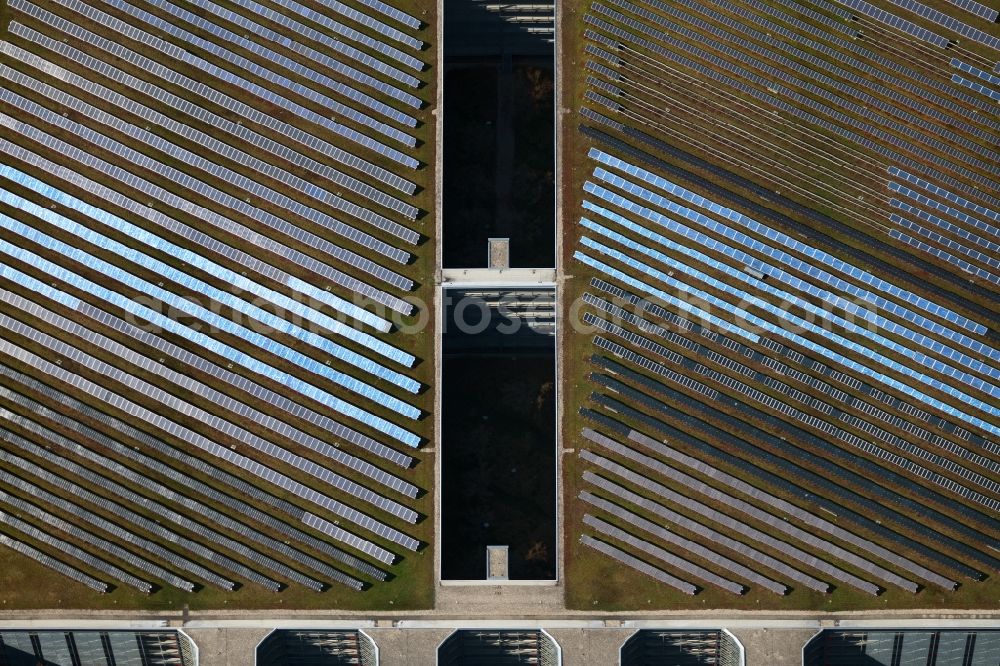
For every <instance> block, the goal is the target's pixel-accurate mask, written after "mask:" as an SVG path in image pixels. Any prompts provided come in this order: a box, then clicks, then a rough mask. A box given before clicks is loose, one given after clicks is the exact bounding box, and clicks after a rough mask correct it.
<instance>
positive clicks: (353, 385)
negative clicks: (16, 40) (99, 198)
mask: <svg viewBox="0 0 1000 666" xmlns="http://www.w3.org/2000/svg"><path fill="white" fill-rule="evenodd" d="M0 227H2V228H5V229H7V230H9V231H11V232H14V233H17V234H19V235H20V236H22V237H24V238H27V239H29V240H31V241H32V242H35V243H37V244H39V245H41V246H43V247H46V248H48V249H51V250H55V251H58V252H63V253H64V256H66V257H68V258H71V259H73V260H75V261H78V262H80V263H81V264H83V265H85V266H88V267H89V268H91V269H93V270H97V271H99V272H101V273H102V274H104V275H105V276H107V278H109V279H111V280H115V281H117V282H119V283H121V284H124V285H127V286H131V287H136V286H137V287H139V288H141V289H144V290H146V293H148V294H149V295H150V296H151V297H155V298H157V299H159V300H160V301H162V302H163V303H165V304H167V305H169V306H171V307H175V308H177V310H178V311H184V312H188V313H190V314H191V315H192V316H195V317H197V318H199V319H200V320H202V321H203V322H206V323H208V324H209V325H211V326H213V327H215V329H216V330H219V331H224V332H226V333H230V334H232V335H235V336H237V337H240V338H242V339H244V340H245V341H247V342H250V343H251V344H253V345H255V346H257V347H259V348H261V349H264V350H266V351H268V352H270V353H272V354H274V355H276V356H279V357H281V358H284V359H286V360H288V361H291V362H292V363H294V364H296V365H298V366H299V367H300V368H302V369H304V370H307V371H309V372H312V373H314V374H318V375H320V376H322V377H325V378H327V379H329V380H330V381H332V382H334V383H336V384H339V385H340V386H342V387H344V388H346V389H348V390H351V391H354V392H356V393H357V394H358V395H361V396H364V397H368V398H371V399H372V400H374V401H375V402H376V403H379V404H382V403H385V404H384V406H386V407H389V408H390V409H391V408H392V406H393V405H396V406H399V407H401V409H400V410H394V411H398V412H399V413H405V415H408V416H409V417H410V418H416V416H417V415H418V413H417V412H415V411H414V410H415V408H413V407H411V406H409V405H407V404H406V403H402V402H401V401H399V400H398V399H396V398H391V397H390V398H389V399H386V398H383V397H382V396H386V395H387V394H384V393H383V392H382V391H380V390H378V389H374V388H373V387H371V386H369V385H367V384H365V383H364V382H360V381H359V380H357V379H355V378H354V377H352V376H350V375H347V374H344V373H340V372H338V371H335V370H333V369H332V368H330V367H329V366H327V365H326V364H323V363H320V362H318V361H315V360H313V359H312V358H311V357H307V356H305V355H303V354H301V353H299V352H296V351H293V350H292V349H291V348H289V347H286V346H285V345H283V344H281V343H278V342H276V341H274V340H272V339H271V338H268V337H266V336H264V335H261V334H260V333H257V332H255V331H253V330H251V329H249V328H246V327H244V326H240V325H238V324H235V323H233V322H231V321H230V320H228V319H225V318H223V317H221V316H219V315H217V314H215V313H213V312H212V311H211V310H209V309H208V308H206V307H203V306H201V305H196V304H193V303H191V302H190V301H189V300H187V299H184V298H181V297H179V296H177V295H176V294H174V293H173V292H169V291H166V290H165V289H162V288H161V287H159V286H156V285H153V284H152V283H149V282H146V281H145V280H141V279H139V278H136V277H134V276H133V275H132V274H130V273H124V272H122V271H121V270H120V269H116V268H115V267H113V266H111V265H110V264H108V263H107V262H104V261H102V260H100V259H97V258H96V257H94V256H93V255H91V254H88V253H85V252H83V251H81V250H77V249H76V248H74V247H72V246H69V245H67V244H65V243H63V242H62V241H57V240H56V239H54V238H52V237H51V236H48V235H46V234H43V233H41V232H39V231H36V230H35V229H33V228H31V227H28V226H26V225H23V224H21V223H20V222H18V221H16V220H14V219H12V218H8V217H7V216H5V215H0ZM0 251H2V252H5V253H7V254H9V255H11V256H14V257H15V258H19V259H22V260H24V259H28V260H32V259H33V257H34V256H35V255H33V254H32V253H30V252H26V251H24V250H20V249H18V248H14V247H13V246H10V245H9V244H8V243H6V242H5V241H0ZM123 256H129V254H128V253H126V254H125V255H123ZM37 261H38V262H39V264H37V265H38V266H41V265H46V266H51V268H52V270H51V273H50V274H51V275H52V276H53V277H56V276H59V277H60V278H61V279H62V280H63V281H65V282H68V283H70V284H73V285H74V286H76V287H78V288H82V289H84V290H86V291H88V292H90V293H93V294H95V295H100V296H101V297H102V298H104V300H107V301H110V302H114V303H116V304H119V305H122V306H123V307H124V308H125V309H127V310H130V311H134V310H137V309H143V310H150V308H147V307H145V306H142V305H139V304H136V303H135V302H134V301H131V303H132V304H131V305H130V304H129V303H130V301H129V299H127V298H125V297H123V296H121V295H119V294H116V293H115V292H111V291H110V290H108V289H106V288H104V287H101V286H98V285H97V284H95V283H93V282H90V281H89V280H86V279H84V278H81V277H79V276H77V275H75V274H73V273H71V272H69V271H67V270H65V269H63V268H61V267H59V266H56V265H55V264H52V263H51V262H48V261H47V260H44V259H42V258H41V257H38V258H37ZM0 271H4V272H5V273H7V274H8V277H12V276H14V275H15V274H16V272H12V270H11V269H8V268H7V267H0ZM164 276H165V277H166V278H167V279H172V280H174V281H176V282H178V284H181V285H183V286H187V287H193V288H194V290H195V292H196V293H197V292H201V293H203V294H205V295H206V296H208V297H210V298H212V299H213V300H216V301H218V302H219V303H222V304H224V305H226V306H227V307H231V308H233V309H234V310H236V311H239V312H244V313H245V314H248V315H250V316H254V315H258V316H254V318H255V319H257V320H258V321H260V322H262V323H264V324H265V325H267V326H270V327H272V328H273V329H275V330H278V331H282V330H284V331H286V332H291V333H292V334H293V335H294V333H295V331H294V329H291V328H290V326H289V325H287V324H282V323H281V322H284V320H278V321H276V320H275V319H272V318H271V316H264V315H261V314H260V313H259V312H257V311H256V310H260V309H259V308H256V310H255V309H251V308H248V307H245V306H244V305H242V303H243V302H242V301H240V302H237V301H236V299H235V298H233V297H228V298H227V297H226V296H227V295H226V294H225V292H218V293H217V292H215V291H214V290H213V289H214V288H204V289H198V287H199V286H201V285H203V284H204V283H199V282H198V281H196V280H194V279H193V278H189V277H187V276H185V275H176V274H174V273H167V274H165V275H164ZM12 279H13V277H12ZM26 286H28V285H26ZM156 319H158V320H165V319H168V317H166V316H165V315H164V314H162V313H161V314H159V315H158V316H157V317H156ZM276 325H277V326H276ZM167 326H170V327H171V328H174V329H176V330H179V326H178V325H176V324H175V325H170V324H167ZM300 331H301V329H300ZM301 335H302V338H303V339H305V340H308V339H309V338H310V337H311V336H313V335H315V334H308V333H307V334H301ZM185 337H188V338H189V339H195V338H197V340H198V341H199V343H200V344H202V345H203V346H207V347H208V348H209V349H212V351H214V352H216V353H220V352H221V353H222V354H223V355H225V356H227V357H228V358H230V359H231V360H234V361H237V362H241V363H242V364H243V365H245V366H252V367H253V369H254V370H256V371H258V372H261V371H263V372H262V374H266V375H267V376H268V377H269V378H271V379H273V380H274V381H277V382H280V383H281V384H283V385H285V386H288V387H289V388H291V389H293V390H298V391H299V392H305V394H307V395H309V396H310V397H312V398H314V399H318V400H319V401H320V402H323V403H325V404H327V405H328V406H329V407H331V408H333V409H334V410H336V411H338V412H339V413H341V414H344V415H345V416H349V417H351V418H354V419H357V420H359V421H361V422H362V423H366V424H368V425H370V426H372V427H373V428H375V429H377V430H379V431H380V432H384V433H385V434H387V435H390V436H392V437H394V438H396V439H398V440H399V441H402V442H404V443H407V444H410V445H415V444H416V443H417V442H418V441H419V440H418V438H417V437H416V435H413V434H412V433H409V431H407V430H405V429H403V428H401V427H400V426H397V425H395V424H393V423H392V422H390V421H387V420H386V419H384V418H382V417H380V416H376V415H375V414H372V413H371V412H369V411H367V410H365V409H362V408H360V407H357V406H356V405H354V404H352V403H349V402H347V401H345V400H342V399H341V398H339V397H337V396H334V395H333V394H330V393H328V392H326V391H323V390H322V389H318V388H316V387H315V386H312V385H311V384H308V383H305V382H301V381H300V380H297V379H295V378H293V377H292V376H291V375H288V374H287V373H284V372H281V371H278V370H275V369H273V368H271V367H270V366H268V365H267V364H265V363H263V362H260V361H256V360H251V359H252V357H250V356H248V355H247V354H244V353H243V352H241V351H238V350H236V349H235V348H233V347H229V346H228V345H225V344H223V343H220V342H218V341H215V340H214V339H212V338H209V337H208V336H207V335H205V334H202V333H199V332H197V331H191V332H190V333H187V334H186V335H185ZM296 337H299V336H296ZM366 387H367V388H366Z"/></svg>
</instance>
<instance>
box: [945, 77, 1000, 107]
mask: <svg viewBox="0 0 1000 666" xmlns="http://www.w3.org/2000/svg"><path fill="white" fill-rule="evenodd" d="M951 82H952V83H957V84H958V85H960V86H964V87H966V88H971V89H972V90H975V91H976V92H977V93H980V94H982V95H986V96H987V97H989V98H990V99H992V100H997V101H1000V92H997V91H996V90H992V89H990V88H987V87H986V86H984V85H982V84H980V83H976V82H975V81H969V80H968V79H963V78H962V77H961V76H959V75H958V74H952V75H951Z"/></svg>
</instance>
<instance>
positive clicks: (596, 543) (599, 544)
mask: <svg viewBox="0 0 1000 666" xmlns="http://www.w3.org/2000/svg"><path fill="white" fill-rule="evenodd" d="M580 543H582V544H583V545H585V546H589V547H590V548H593V549H594V550H596V551H598V552H600V553H603V554H605V555H607V556H608V557H610V558H612V559H613V560H616V561H617V562H620V563H621V564H624V565H625V566H627V567H630V568H632V569H635V570H636V571H638V572H640V573H643V574H646V575H647V576H649V577H650V578H653V579H655V580H658V581H660V582H661V583H665V584H666V585H669V586H670V587H673V588H676V589H678V590H680V591H681V592H683V593H684V594H688V595H692V596H693V595H694V594H695V593H696V592H697V591H698V588H697V587H695V586H694V585H692V584H691V583H688V582H686V581H683V580H681V579H679V578H675V577H674V576H671V575H670V574H668V573H666V572H664V571H661V570H660V569H657V568H656V567H654V566H652V565H650V564H647V563H646V562H643V561H642V560H640V559H639V558H637V557H633V556H632V555H629V554H628V553H626V552H625V551H623V550H621V549H620V548H616V547H615V546H612V545H611V544H609V543H606V542H604V541H601V540H600V539H595V538H593V537H590V536H587V535H586V534H583V535H581V536H580Z"/></svg>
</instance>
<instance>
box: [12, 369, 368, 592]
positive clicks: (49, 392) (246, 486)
mask: <svg viewBox="0 0 1000 666" xmlns="http://www.w3.org/2000/svg"><path fill="white" fill-rule="evenodd" d="M0 375H3V376H5V377H9V378H11V379H13V380H14V381H16V382H18V383H20V385H22V386H25V387H27V388H29V389H30V390H32V391H35V392H38V393H42V394H44V395H45V396H47V397H48V398H49V399H51V400H54V401H56V402H57V403H58V404H60V405H62V406H64V407H66V408H67V409H72V410H76V411H77V412H79V413H81V414H83V415H85V416H88V417H89V418H91V419H94V420H96V421H98V422H100V423H101V424H103V425H104V426H106V427H108V428H110V429H112V430H114V431H115V432H117V433H119V434H120V435H122V436H125V437H128V438H130V439H132V440H135V441H137V442H141V443H142V445H143V446H144V447H146V449H147V450H150V451H153V452H155V453H156V455H157V456H163V457H165V458H169V459H172V460H175V461H177V462H180V463H183V464H185V465H187V466H188V467H191V468H193V469H195V470H197V471H199V472H200V473H202V474H204V475H205V476H207V477H208V478H210V479H212V480H213V481H218V482H220V483H223V484H225V485H227V486H229V487H230V488H233V489H234V490H236V491H237V493H238V494H239V495H242V496H245V497H249V498H251V499H252V500H253V502H254V503H255V505H256V506H249V505H247V504H246V503H245V502H243V501H242V500H238V499H235V498H234V497H233V496H232V495H228V494H225V493H221V492H219V491H217V490H216V489H215V488H214V487H212V486H209V485H207V484H203V483H201V482H200V481H198V480H197V479H195V478H193V477H192V476H191V475H190V474H184V473H180V472H176V471H175V470H173V469H172V468H169V467H167V466H166V465H165V464H163V463H161V462H160V461H159V460H158V459H157V458H154V457H152V456H147V455H145V454H144V453H140V452H138V451H134V450H132V449H130V448H129V447H127V446H124V445H121V444H118V443H117V442H113V443H112V444H108V446H109V448H114V450H116V451H118V452H119V453H120V454H121V455H123V456H125V457H127V458H129V459H132V460H137V461H140V462H142V463H143V464H146V465H148V466H152V467H155V468H156V469H157V470H158V471H160V472H161V473H162V474H164V475H165V476H167V477H168V478H171V479H172V480H174V481H175V482H177V483H179V484H181V485H186V486H188V487H191V488H195V489H197V490H198V491H199V492H201V493H202V494H204V495H205V496H206V497H209V498H211V499H213V500H215V501H217V502H219V503H220V504H223V505H225V506H228V507H230V508H232V509H234V510H236V511H237V512H238V513H240V514H242V515H247V516H251V517H253V518H254V519H255V520H257V521H258V522H261V523H264V524H266V525H268V526H270V527H272V528H274V529H276V530H278V531H279V532H280V533H283V534H288V535H289V536H291V537H293V538H294V539H296V540H297V541H300V542H301V543H304V544H306V545H308V546H310V547H311V548H313V549H314V550H317V551H319V552H321V553H323V554H324V555H327V556H329V557H332V558H333V559H335V560H337V561H338V562H343V563H344V564H347V565H348V566H350V567H352V568H355V569H357V570H359V571H361V572H363V573H366V574H368V575H371V576H373V577H375V578H377V579H379V580H385V578H386V575H385V573H384V572H382V571H381V570H379V569H377V568H376V567H373V566H371V565H370V564H368V563H367V562H365V561H364V560H361V559H359V558H356V557H354V556H353V555H350V554H348V553H346V552H344V551H343V550H341V549H339V548H337V547H335V546H333V545H331V544H329V543H327V542H325V541H322V540H320V539H317V538H315V537H313V536H311V535H309V534H306V533H305V532H303V531H301V530H299V529H298V528H296V527H294V526H292V525H288V524H285V523H282V522H281V521H279V520H278V519H275V518H272V517H271V516H270V515H269V514H266V513H264V512H262V511H260V510H259V509H258V508H256V507H262V506H264V505H268V506H272V507H274V508H275V509H277V510H278V511H281V512H282V513H284V514H286V515H287V516H289V517H291V518H293V519H295V520H297V521H300V522H301V520H302V518H303V516H304V515H305V513H306V512H305V511H303V510H302V509H301V508H299V507H297V506H296V505H294V504H292V503H291V502H287V501H285V500H282V499H279V498H277V497H275V496H274V495H271V494H269V493H265V492H263V491H262V490H261V489H260V488H258V487H257V486H254V485H252V484H250V483H248V482H247V481H245V480H244V479H242V478H241V477H239V476H236V475H234V474H230V473H229V472H226V471H224V470H222V469H220V468H218V467H216V466H214V465H211V464H209V463H206V462H204V461H202V460H201V459H199V458H197V457H194V456H191V455H188V454H186V453H184V452H182V451H180V450H179V449H176V448H174V447H172V446H170V445H168V444H166V443H164V442H163V441H162V440H160V439H157V438H155V437H153V436H151V435H149V434H147V433H146V432H144V431H141V430H137V429H136V428H133V427H132V426H129V425H128V424H126V423H125V422H123V421H121V420H119V419H117V418H115V417H113V416H109V415H108V414H105V413H102V412H99V411H97V410H95V409H93V408H91V407H90V406H88V405H86V404H84V403H82V402H80V401H79V400H76V399H75V398H71V397H70V396H68V395H66V394H65V393H62V392H61V391H57V390H56V389H53V388H51V387H49V386H47V385H45V384H42V383H40V382H38V381H36V380H34V379H32V378H30V377H28V376H26V375H24V374H22V373H19V372H17V371H16V370H12V369H10V368H7V367H6V366H2V365H0ZM109 393H110V392H109ZM2 395H3V396H4V397H6V398H7V399H8V400H11V401H13V402H17V403H18V404H23V405H25V406H27V407H29V408H30V409H32V410H33V411H35V412H37V413H38V414H40V415H43V416H45V417H47V418H49V419H50V420H53V421H57V422H59V423H62V424H64V425H66V426H67V427H70V428H72V429H74V430H78V431H79V432H83V433H90V432H91V430H90V429H89V428H88V427H87V426H85V425H83V424H82V423H80V422H79V421H76V420H75V419H71V418H70V417H69V416H67V415H65V414H63V413H57V412H53V411H52V410H50V409H47V408H46V407H44V406H42V405H40V404H38V403H34V402H33V401H30V400H28V399H27V398H24V397H23V396H20V395H18V394H14V393H12V392H11V391H9V390H6V389H2ZM101 437H103V435H101Z"/></svg>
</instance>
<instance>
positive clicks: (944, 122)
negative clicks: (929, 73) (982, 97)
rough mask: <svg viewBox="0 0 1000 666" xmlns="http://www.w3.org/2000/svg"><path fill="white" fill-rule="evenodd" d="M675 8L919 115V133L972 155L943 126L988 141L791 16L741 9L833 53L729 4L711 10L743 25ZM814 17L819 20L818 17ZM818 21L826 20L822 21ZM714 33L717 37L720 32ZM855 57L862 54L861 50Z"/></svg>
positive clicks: (921, 91)
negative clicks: (771, 18)
mask: <svg viewBox="0 0 1000 666" xmlns="http://www.w3.org/2000/svg"><path fill="white" fill-rule="evenodd" d="M679 3H680V4H682V5H683V6H685V7H687V8H689V9H691V10H693V11H697V12H699V13H701V14H704V15H705V16H708V17H710V18H711V19H712V20H713V21H716V22H718V23H721V24H723V25H725V26H726V27H728V28H731V29H732V30H735V31H738V32H741V33H744V34H747V35H749V36H751V37H754V38H756V39H758V40H760V41H762V42H763V43H766V44H768V45H769V46H772V47H774V48H778V49H781V50H783V51H785V52H787V53H789V54H791V55H792V56H794V57H795V58H796V59H797V60H801V61H804V62H808V63H809V64H811V65H813V66H815V67H819V68H822V69H825V70H827V71H829V72H831V73H834V74H836V75H837V76H838V77H839V78H842V79H847V80H848V81H850V82H851V83H853V84H855V85H857V86H861V87H864V88H868V89H870V90H872V91H873V92H876V93H877V94H879V95H880V96H882V97H888V98H889V99H892V100H893V101H894V102H896V103H897V104H901V105H905V106H908V107H910V108H911V109H913V110H915V111H917V113H919V114H920V115H917V116H915V115H913V114H907V117H908V122H911V123H913V124H915V125H918V126H919V127H922V128H923V129H925V130H928V131H932V132H935V133H937V134H940V135H941V136H943V137H945V138H947V139H948V140H950V141H954V142H955V143H958V144H960V145H962V146H964V147H966V148H969V149H971V150H974V151H976V150H981V146H980V144H975V143H973V142H971V141H969V140H968V139H966V138H965V137H964V136H962V135H960V134H957V133H955V132H952V131H950V130H949V129H946V126H947V127H955V128H956V129H960V130H962V131H963V132H966V133H969V134H972V135H974V136H977V137H979V138H981V139H986V140H990V137H991V136H992V135H991V134H990V133H989V132H986V131H984V130H982V129H980V128H979V127H976V126H973V125H971V124H969V123H966V122H962V121H959V120H957V119H955V118H953V117H951V116H949V115H948V114H945V113H943V112H941V111H939V110H938V109H937V108H935V107H933V106H928V105H927V104H924V103H923V102H921V101H920V100H921V99H927V100H928V101H931V102H933V103H934V104H935V105H936V106H942V107H944V108H947V109H949V110H951V111H953V112H956V113H958V114H959V115H961V116H963V117H966V118H968V119H970V120H976V117H975V114H972V113H971V111H970V110H969V109H967V108H965V107H963V106H961V105H958V104H956V103H955V102H954V100H952V99H945V98H942V97H940V96H937V95H934V94H932V93H930V92H928V90H927V88H925V87H921V86H918V85H916V84H914V83H912V82H910V81H908V80H904V79H900V78H898V77H896V76H893V75H892V74H889V73H888V72H886V71H884V70H882V69H879V68H876V67H872V66H871V64H869V62H868V61H865V60H858V59H856V58H853V57H852V56H851V55H850V52H851V50H852V49H851V48H848V47H853V49H854V52H856V53H859V54H860V52H859V51H858V49H859V47H858V46H857V45H855V44H854V43H853V42H849V41H845V40H842V39H840V38H839V37H835V36H833V35H830V34H829V33H827V32H825V31H823V30H820V29H819V28H816V27H815V26H813V25H811V24H808V23H805V22H803V21H800V20H799V19H796V18H794V17H792V16H788V15H787V14H784V13H783V12H781V11H780V10H777V9H774V8H772V7H769V6H768V5H765V4H763V3H761V2H758V1H757V0H749V1H748V2H746V4H748V5H750V6H751V7H753V8H754V9H755V10H756V11H757V12H760V13H764V14H768V15H771V16H775V17H779V18H780V19H781V20H782V21H783V22H785V23H788V24H790V25H793V26H795V27H796V28H797V29H798V30H799V31H803V32H808V33H809V34H812V35H814V36H816V37H819V38H821V39H825V40H826V41H831V42H834V44H835V45H836V47H837V48H834V47H833V46H831V45H829V44H827V43H824V42H822V41H816V40H813V39H809V38H807V37H805V36H803V35H802V34H800V32H795V31H793V30H790V29H788V28H787V27H785V26H784V25H781V24H778V23H775V22H773V21H769V20H767V19H765V18H763V17H762V16H760V15H759V14H758V13H755V12H754V11H751V10H749V9H747V8H746V7H743V6H741V5H736V4H733V3H731V2H727V1H726V0H718V2H716V3H715V4H717V5H718V6H719V7H720V8H722V9H725V10H726V11H727V12H729V13H731V14H735V15H737V16H739V17H740V18H741V19H743V20H742V21H740V20H736V19H734V18H731V17H729V16H727V15H726V14H723V13H721V12H717V11H715V10H713V9H711V8H709V7H707V6H704V5H702V4H700V3H697V2H695V1H694V0H679ZM650 4H654V3H650ZM656 6H658V5H656ZM807 11H809V10H807ZM819 16H823V15H821V14H820V15H819ZM824 18H828V17H825V16H824ZM748 22H750V23H756V24H758V25H760V26H762V27H763V28H764V29H765V32H761V31H758V30H754V29H752V28H751V27H750V26H749V25H748ZM834 24H835V25H836V26H838V27H840V28H843V29H844V30H846V31H847V33H848V34H849V35H850V36H851V37H852V38H853V37H854V36H855V33H856V31H854V30H853V29H851V28H850V27H848V26H847V25H845V24H843V23H836V22H834ZM719 32H720V34H721V31H719ZM775 34H777V35H781V36H782V37H784V38H785V41H783V40H780V39H775V38H774V37H773V35H775ZM790 42H791V43H790ZM794 44H801V45H802V46H803V47H805V49H808V50H804V49H802V48H798V47H796V46H794ZM861 51H863V49H862V50H861ZM812 52H819V53H820V54H822V56H823V57H819V56H816V55H814V54H813V53H812ZM834 61H837V62H842V63H844V64H846V65H848V66H849V67H851V68H852V69H850V70H849V69H844V68H842V67H839V66H837V65H835V64H834ZM890 62H891V61H890ZM892 64H893V65H894V66H895V67H896V68H899V67H900V66H899V65H897V64H896V63H892ZM853 69H857V70H860V71H862V72H863V73H864V74H865V75H866V76H860V75H858V74H856V73H855V72H854V71H853ZM911 73H912V74H913V78H915V79H918V80H920V79H921V78H926V77H922V76H921V75H919V74H916V73H915V72H912V70H911ZM878 81H884V82H886V83H888V84H890V86H891V87H890V86H885V85H882V84H880V83H878ZM933 83H937V84H938V85H939V86H943V85H944V84H940V83H938V82H936V81H934V82H933ZM900 89H901V90H906V91H907V92H908V93H910V95H915V96H916V98H917V99H914V98H913V97H911V96H910V95H906V94H903V93H901V92H899V90H900ZM869 98H870V97H869ZM870 99H872V102H873V103H877V104H879V107H880V108H882V109H883V110H886V111H889V112H890V113H893V111H892V108H893V107H891V105H890V106H889V108H885V105H884V103H883V102H881V101H880V100H876V99H875V98H870ZM922 116H930V117H932V118H934V119H935V120H937V121H939V122H938V123H932V122H929V121H927V120H924V118H923V117H922Z"/></svg>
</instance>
